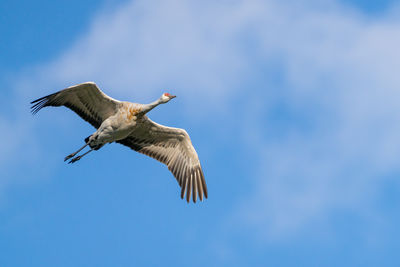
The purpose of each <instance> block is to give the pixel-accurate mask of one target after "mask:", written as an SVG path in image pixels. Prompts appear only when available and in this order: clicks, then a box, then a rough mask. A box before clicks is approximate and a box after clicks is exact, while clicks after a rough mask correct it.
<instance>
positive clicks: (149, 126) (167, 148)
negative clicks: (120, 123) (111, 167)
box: [117, 116, 208, 202]
mask: <svg viewBox="0 0 400 267" xmlns="http://www.w3.org/2000/svg"><path fill="white" fill-rule="evenodd" d="M139 123H140V125H139ZM117 142H118V143H120V144H123V145H126V146H128V147H130V148H132V149H133V150H135V151H138V152H140V153H142V154H145V155H147V156H150V157H152V158H154V159H156V160H158V161H160V162H162V163H164V164H165V165H167V167H168V169H169V170H170V171H171V173H172V174H173V175H174V176H175V178H176V180H177V182H178V184H179V186H180V187H181V198H182V199H183V198H184V197H185V195H186V201H187V202H189V201H190V197H191V196H192V197H193V202H196V200H197V195H199V198H200V200H201V201H202V200H203V195H204V196H205V198H207V197H208V193H207V186H206V182H205V180H204V174H203V171H202V168H201V164H200V161H199V158H198V156H197V153H196V150H195V149H194V147H193V145H192V142H191V140H190V137H189V135H188V134H187V133H186V131H185V130H183V129H178V128H172V127H166V126H163V125H160V124H158V123H155V122H153V121H152V120H150V119H149V118H148V117H147V116H144V117H143V119H142V120H141V121H140V122H138V127H137V128H136V130H134V131H133V132H132V133H131V134H130V135H129V136H128V137H127V138H125V139H122V140H119V141H117Z"/></svg>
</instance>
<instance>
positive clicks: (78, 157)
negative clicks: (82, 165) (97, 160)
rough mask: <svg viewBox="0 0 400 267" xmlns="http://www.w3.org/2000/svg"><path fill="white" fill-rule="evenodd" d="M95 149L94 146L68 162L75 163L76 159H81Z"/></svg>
mask: <svg viewBox="0 0 400 267" xmlns="http://www.w3.org/2000/svg"><path fill="white" fill-rule="evenodd" d="M93 150H94V148H91V149H90V150H89V151H87V152H85V153H83V154H82V155H80V156H76V157H75V158H73V159H71V160H70V161H69V162H68V164H69V163H74V162H75V161H78V160H80V159H81V158H82V157H83V156H85V155H87V154H88V153H89V152H92V151H93Z"/></svg>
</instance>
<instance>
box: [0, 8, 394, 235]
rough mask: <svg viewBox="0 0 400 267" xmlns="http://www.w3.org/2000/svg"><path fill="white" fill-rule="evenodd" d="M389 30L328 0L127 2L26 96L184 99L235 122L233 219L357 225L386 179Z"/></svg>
mask: <svg viewBox="0 0 400 267" xmlns="http://www.w3.org/2000/svg"><path fill="white" fill-rule="evenodd" d="M394 10H398V9H394ZM393 12H395V11H393ZM396 14H397V13H396ZM399 29H400V21H398V20H397V19H396V17H395V16H393V15H392V14H388V15H387V16H383V17H381V18H379V19H374V18H370V17H366V16H364V15H363V14H361V13H357V12H356V11H354V10H350V9H348V8H346V7H345V6H343V5H341V4H339V3H337V2H336V1H323V3H321V1H284V2H282V1H275V0H270V1H233V2H226V1H222V2H221V1H219V2H215V1H202V2H201V4H200V2H195V1H189V2H188V1H178V0H176V1H151V2H149V1H131V2H128V3H126V4H123V5H122V6H121V7H120V8H118V9H116V10H114V11H113V12H111V13H107V12H106V11H104V12H102V13H100V14H99V15H98V16H97V17H96V18H95V19H94V21H93V23H92V24H91V26H90V27H89V28H88V29H87V32H86V34H85V35H84V36H81V37H80V38H78V39H77V40H76V42H75V44H74V45H73V46H72V47H71V48H70V49H68V50H67V51H65V53H63V54H62V55H60V57H58V58H56V59H55V60H54V61H52V62H49V63H48V64H47V65H46V66H41V67H40V68H39V70H38V71H36V72H35V74H34V75H30V77H29V78H28V80H29V79H33V78H32V76H34V77H35V78H34V79H35V82H36V83H37V84H40V85H41V86H40V88H43V89H40V91H37V92H35V93H37V94H38V95H39V96H40V95H41V94H45V93H48V92H49V91H48V90H49V89H48V88H62V87H63V86H66V85H70V84H74V83H78V82H82V81H86V80H95V81H96V82H97V83H99V84H100V85H101V87H102V88H104V89H105V90H106V91H107V92H108V93H110V94H111V95H113V96H114V97H116V98H121V99H129V98H142V99H143V98H144V97H149V96H151V97H154V96H158V95H159V93H160V90H162V88H166V87H170V88H172V89H173V90H174V92H176V93H177V94H179V95H180V96H182V97H184V98H189V97H190V98H193V97H195V98H197V100H198V101H196V103H195V104H194V105H196V106H193V101H190V103H191V104H190V105H187V106H186V110H187V111H188V112H189V113H190V114H193V115H196V116H200V117H203V118H205V119H208V118H210V117H212V118H213V120H214V121H217V122H218V124H219V125H220V128H222V129H224V127H225V126H226V124H235V125H236V126H237V127H236V129H237V133H235V134H239V135H240V138H241V139H240V142H241V143H243V144H244V145H243V147H244V148H246V147H247V149H248V151H247V152H248V153H250V152H251V153H252V154H253V155H254V158H255V161H256V164H255V165H254V166H252V167H255V169H256V171H254V172H253V173H251V172H250V174H252V175H254V176H255V177H257V178H256V179H254V183H253V185H254V188H253V189H251V190H250V192H249V196H247V198H246V199H245V200H243V202H242V205H241V207H242V208H241V209H238V212H239V213H240V214H239V217H240V220H241V221H242V222H244V223H245V224H247V225H250V226H253V225H256V226H257V228H258V229H259V230H260V231H261V232H263V233H264V234H265V235H267V236H282V235H283V234H284V233H288V232H289V233H296V232H298V231H301V229H302V228H303V227H304V226H306V225H308V224H309V223H310V222H313V221H315V220H318V218H320V217H321V216H329V214H331V213H332V212H333V211H334V210H336V209H351V210H353V211H354V212H355V213H358V214H360V216H363V215H362V214H365V210H366V209H367V210H368V209H369V208H370V207H369V206H368V199H370V198H373V197H374V195H375V194H376V190H377V187H375V186H374V185H375V184H376V183H382V182H384V180H383V178H381V177H382V176H385V175H386V174H388V173H393V172H398V171H399V169H398V167H397V163H398V160H397V159H398V158H400V157H399V156H400V152H399V151H400V142H399V141H398V138H397V137H398V135H399V133H400V128H399V127H400V126H398V125H400V124H399V120H400V119H399V118H400V111H399V109H398V104H397V103H398V98H399V90H398V88H397V87H398V84H400V78H399V77H400V76H399V75H398V74H397V70H398V69H399V66H398V65H399V64H400V63H399V62H400V58H399V57H400V54H398V53H393V51H396V50H397V48H398V47H399V45H400V37H398V36H400V34H399V31H400V30H399ZM28 83H29V82H28ZM23 88H27V87H23ZM36 88H38V86H36ZM138 89H140V90H138ZM24 90H25V89H24ZM132 94H134V96H132ZM205 103H206V106H205ZM220 112H222V113H220ZM232 114H234V115H232ZM233 117H234V118H233ZM210 123H213V122H210ZM0 125H1V122H0ZM229 126H230V127H228V128H227V129H232V125H229ZM222 131H223V130H222ZM224 134H226V135H230V134H231V133H230V132H228V131H227V132H224ZM11 147H12V146H11ZM249 179H250V178H249ZM250 195H251V196H250ZM371 208H372V207H371Z"/></svg>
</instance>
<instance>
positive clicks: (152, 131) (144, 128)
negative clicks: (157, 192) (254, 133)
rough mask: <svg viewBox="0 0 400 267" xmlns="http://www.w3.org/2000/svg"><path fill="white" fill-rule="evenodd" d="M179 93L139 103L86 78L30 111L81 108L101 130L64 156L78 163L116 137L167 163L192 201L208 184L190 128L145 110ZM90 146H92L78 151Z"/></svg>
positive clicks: (35, 103) (83, 115) (80, 112)
mask: <svg viewBox="0 0 400 267" xmlns="http://www.w3.org/2000/svg"><path fill="white" fill-rule="evenodd" d="M173 98H175V96H174V95H170V94H168V93H164V94H162V95H161V97H160V98H159V99H157V100H156V101H154V102H152V103H150V104H137V103H131V102H125V101H118V100H115V99H113V98H111V97H109V96H107V95H106V94H104V93H103V92H102V91H101V90H100V89H99V88H98V87H97V85H96V84H95V83H93V82H86V83H82V84H78V85H75V86H71V87H68V88H66V89H64V90H61V91H59V92H57V93H54V94H51V95H48V96H45V97H42V98H39V99H37V100H35V101H32V102H31V104H33V105H32V106H31V111H32V113H33V114H36V113H37V112H38V111H39V110H41V109H42V108H44V107H47V106H54V107H58V106H65V107H67V108H69V109H71V110H73V111H74V112H76V113H77V114H78V115H79V116H80V117H81V118H82V119H84V120H85V121H87V122H89V123H90V124H91V125H93V126H94V127H95V128H96V129H97V130H96V131H95V132H94V133H93V134H92V135H90V136H88V137H87V138H85V145H84V146H83V147H81V148H80V149H78V150H77V151H76V152H74V153H71V154H70V155H68V156H67V157H65V159H64V161H67V160H69V162H68V163H74V162H76V161H77V160H80V159H81V158H82V157H83V156H85V155H87V154H88V153H89V152H91V151H93V150H98V149H100V148H101V147H102V146H104V145H105V144H107V143H112V142H117V143H120V144H123V145H125V146H128V147H130V148H132V149H133V150H135V151H137V152H140V153H143V154H145V155H147V156H150V157H152V158H154V159H156V160H158V161H160V162H162V163H164V164H166V165H167V166H168V169H169V170H170V171H171V172H172V174H173V175H174V176H175V178H176V180H177V181H178V183H179V186H180V187H181V198H182V199H183V197H184V196H185V193H186V200H187V202H189V201H190V196H191V195H192V197H193V202H196V200H197V194H198V195H199V198H200V200H201V201H202V200H203V195H204V196H205V197H206V198H207V186H206V182H205V180H204V175H203V171H202V168H201V165H200V161H199V158H198V156H197V153H196V150H195V149H194V147H193V145H192V142H191V140H190V138H189V135H188V134H187V132H186V131H185V130H183V129H178V128H172V127H166V126H163V125H160V124H158V123H155V122H153V121H152V120H150V119H149V118H148V117H147V116H146V113H147V112H149V111H150V110H152V109H153V108H155V107H156V106H158V105H159V104H164V103H167V102H168V101H170V100H171V99H173ZM86 146H89V147H90V150H88V151H87V152H85V153H83V154H82V155H79V156H77V154H78V153H79V152H80V151H82V150H83V149H84V148H85V147H86Z"/></svg>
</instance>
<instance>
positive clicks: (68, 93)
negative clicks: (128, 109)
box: [31, 82, 120, 129]
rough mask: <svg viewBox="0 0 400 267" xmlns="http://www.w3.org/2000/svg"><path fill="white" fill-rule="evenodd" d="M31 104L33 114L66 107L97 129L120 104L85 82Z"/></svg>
mask: <svg viewBox="0 0 400 267" xmlns="http://www.w3.org/2000/svg"><path fill="white" fill-rule="evenodd" d="M31 104H34V105H32V107H31V111H32V113H33V114H36V113H37V112H38V111H39V110H41V109H42V108H44V107H48V106H53V107H59V106H66V107H67V108H69V109H71V110H73V111H75V113H77V114H78V115H79V116H80V117H81V118H82V119H84V120H85V121H87V122H89V123H90V124H91V125H93V126H94V127H95V128H96V129H97V128H99V127H100V125H101V123H102V122H103V121H104V120H105V119H107V118H108V117H110V116H111V115H114V114H115V113H116V112H117V110H118V107H119V105H120V102H119V101H118V100H115V99H113V98H111V97H109V96H107V95H106V94H104V93H103V92H102V91H101V90H100V89H99V88H98V87H97V85H96V84H95V83H93V82H86V83H81V84H78V85H74V86H71V87H68V88H66V89H64V90H61V91H59V92H57V93H54V94H51V95H48V96H45V97H42V98H39V99H36V100H35V101H32V102H31Z"/></svg>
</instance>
